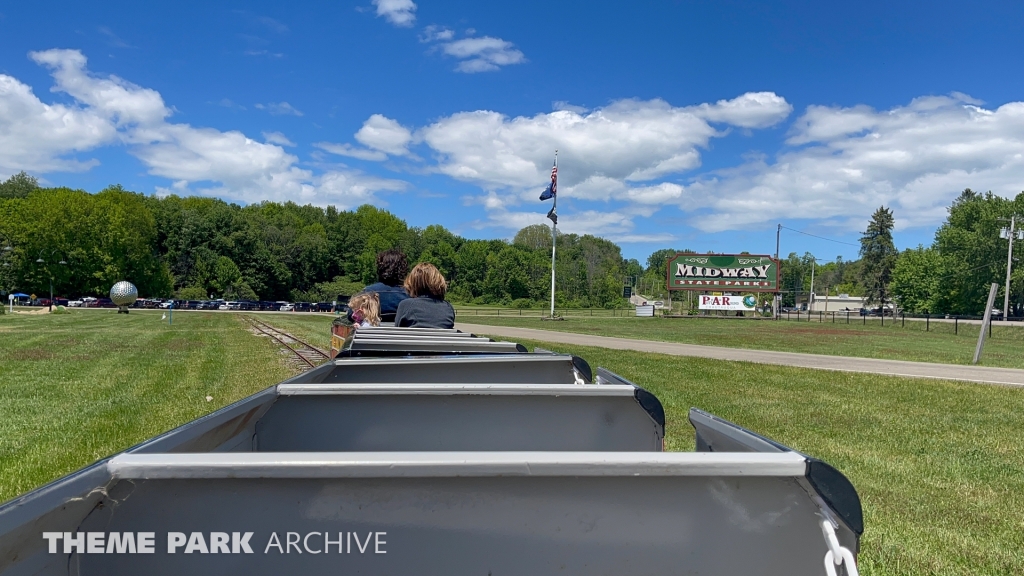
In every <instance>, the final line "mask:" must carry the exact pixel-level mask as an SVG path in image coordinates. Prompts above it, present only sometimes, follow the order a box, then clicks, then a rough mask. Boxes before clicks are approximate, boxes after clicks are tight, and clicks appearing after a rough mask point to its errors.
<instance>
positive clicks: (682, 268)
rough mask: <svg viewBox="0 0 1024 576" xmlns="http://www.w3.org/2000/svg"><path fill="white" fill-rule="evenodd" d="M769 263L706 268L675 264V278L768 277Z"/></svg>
mask: <svg viewBox="0 0 1024 576" xmlns="http://www.w3.org/2000/svg"><path fill="white" fill-rule="evenodd" d="M770 267H771V264H764V265H762V266H749V267H747V268H706V267H703V266H690V265H688V264H676V274H675V276H676V278H687V277H690V278H768V268H770Z"/></svg>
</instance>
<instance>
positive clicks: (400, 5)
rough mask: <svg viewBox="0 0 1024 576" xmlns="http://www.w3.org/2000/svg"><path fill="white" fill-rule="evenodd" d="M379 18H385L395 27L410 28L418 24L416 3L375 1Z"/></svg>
mask: <svg viewBox="0 0 1024 576" xmlns="http://www.w3.org/2000/svg"><path fill="white" fill-rule="evenodd" d="M373 5H374V6H376V7H377V16H383V17H384V18H385V19H387V21H388V22H391V23H392V24H394V25H395V26H400V27H402V28H408V27H410V26H412V25H413V23H415V22H416V3H415V2H413V1H412V0H373Z"/></svg>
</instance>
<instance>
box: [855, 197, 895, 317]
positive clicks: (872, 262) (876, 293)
mask: <svg viewBox="0 0 1024 576" xmlns="http://www.w3.org/2000/svg"><path fill="white" fill-rule="evenodd" d="M894 224H895V220H894V218H893V216H892V210H889V209H888V208H886V207H885V206H882V207H880V208H879V209H878V210H875V213H874V214H872V215H871V222H869V223H868V227H867V230H865V231H864V233H863V234H861V239H860V256H861V261H862V262H863V264H862V266H863V268H862V271H861V274H862V278H863V282H864V286H865V288H866V290H865V296H867V301H868V302H869V303H878V304H881V305H883V306H884V305H885V304H886V303H887V302H888V301H889V282H890V281H891V280H892V268H893V266H894V265H895V264H896V254H897V252H896V245H895V244H893V241H892V229H893V225H894Z"/></svg>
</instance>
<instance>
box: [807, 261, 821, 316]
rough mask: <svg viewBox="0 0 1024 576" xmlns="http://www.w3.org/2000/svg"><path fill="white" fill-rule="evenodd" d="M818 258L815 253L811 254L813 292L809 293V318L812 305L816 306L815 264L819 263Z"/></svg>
mask: <svg viewBox="0 0 1024 576" xmlns="http://www.w3.org/2000/svg"><path fill="white" fill-rule="evenodd" d="M817 260H818V259H817V258H815V257H814V256H813V255H812V256H811V293H810V294H808V295H807V314H808V316H807V317H808V318H810V314H811V307H812V306H814V268H815V265H816V264H817V263H818V262H817Z"/></svg>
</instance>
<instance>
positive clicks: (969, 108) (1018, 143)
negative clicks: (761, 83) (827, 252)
mask: <svg viewBox="0 0 1024 576" xmlns="http://www.w3.org/2000/svg"><path fill="white" fill-rule="evenodd" d="M976 102H977V101H976V100H974V99H971V98H969V97H965V96H964V95H962V94H954V95H951V96H948V97H946V96H942V97H934V96H929V97H922V98H918V99H915V100H914V101H912V102H911V103H910V104H909V105H907V106H899V107H896V108H892V109H890V110H881V111H877V110H874V109H872V108H869V107H867V106H855V107H851V108H838V107H823V106H811V107H809V108H808V109H807V111H806V112H805V113H804V115H803V116H801V117H800V118H799V119H798V120H797V121H796V122H795V123H794V125H793V128H792V130H791V133H790V137H789V140H788V142H789V143H790V144H792V145H795V146H797V147H795V148H790V149H787V150H784V151H783V152H782V153H781V154H779V155H778V157H777V158H776V159H775V161H774V162H773V163H767V162H765V161H763V160H756V161H753V162H749V163H747V164H745V165H743V166H740V167H738V168H735V169H732V170H728V171H721V172H719V173H716V174H712V175H709V176H707V177H704V178H701V179H699V180H698V181H697V182H695V183H694V184H691V185H690V186H687V194H686V196H687V197H689V198H691V199H692V198H704V199H707V201H706V202H705V203H704V206H705V210H706V212H707V213H706V214H702V215H701V216H700V217H698V218H694V219H693V221H692V223H693V225H694V226H696V227H698V228H700V229H702V230H705V231H721V230H734V229H738V228H741V227H743V226H749V225H751V224H755V225H756V224H760V223H767V222H774V221H776V220H777V219H779V218H782V217H791V216H793V215H794V214H802V215H806V216H807V217H809V218H813V219H818V220H830V221H833V222H837V225H839V226H842V227H845V228H847V229H849V230H859V229H862V228H863V225H864V222H865V221H866V220H867V218H868V217H869V215H870V214H871V212H872V211H873V210H874V209H876V208H877V207H878V206H880V205H883V204H884V205H887V206H890V207H892V208H893V210H894V212H895V213H896V216H897V219H898V223H899V225H900V226H901V227H912V226H924V225H935V224H937V223H939V222H941V221H942V219H943V218H944V217H945V215H946V207H947V206H948V205H949V203H950V202H951V201H952V199H953V198H955V197H956V195H957V194H959V192H960V191H961V190H963V189H964V188H967V187H970V188H973V189H976V190H992V191H993V192H995V193H997V194H1001V195H1004V196H1012V195H1015V194H1016V193H1018V192H1019V191H1020V190H1021V189H1022V188H1024V185H1022V182H1024V102H1010V103H1007V104H1004V105H1003V106H1000V107H998V108H996V109H994V110H990V109H985V108H982V107H980V106H979V105H977V104H976ZM691 205H692V202H691Z"/></svg>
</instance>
